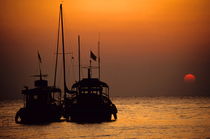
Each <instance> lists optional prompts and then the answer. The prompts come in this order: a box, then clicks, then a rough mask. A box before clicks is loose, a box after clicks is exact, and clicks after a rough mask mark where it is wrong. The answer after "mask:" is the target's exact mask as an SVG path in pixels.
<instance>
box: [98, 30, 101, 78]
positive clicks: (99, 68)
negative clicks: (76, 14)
mask: <svg viewBox="0 0 210 139" xmlns="http://www.w3.org/2000/svg"><path fill="white" fill-rule="evenodd" d="M100 60H101V59H100V33H98V78H99V80H100V78H101V61H100Z"/></svg>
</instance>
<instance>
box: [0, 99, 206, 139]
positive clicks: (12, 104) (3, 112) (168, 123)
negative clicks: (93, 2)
mask: <svg viewBox="0 0 210 139" xmlns="http://www.w3.org/2000/svg"><path fill="white" fill-rule="evenodd" d="M112 100H113V102H114V103H115V104H116V106H117V107H118V110H119V113H118V118H119V119H118V120H117V121H115V122H106V123H101V124H76V123H71V122H65V121H64V122H55V123H51V124H48V125H19V124H16V123H15V122H14V115H15V113H16V111H17V110H18V109H19V108H20V107H21V106H22V101H20V100H16V101H1V102H0V138H5V139H6V138H7V139H8V138H11V139H13V138H14V139H27V138H30V139H37V138H39V139H72V138H82V139H83V138H84V139H95V138H96V139H110V138H111V139H121V138H126V139H135V138H140V139H147V138H153V139H158V138H163V139H207V138H210V98H201V97H187V98H178V97H159V98H149V97H145V98H140V97H127V98H113V99H112Z"/></svg>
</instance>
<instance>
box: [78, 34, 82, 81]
mask: <svg viewBox="0 0 210 139" xmlns="http://www.w3.org/2000/svg"><path fill="white" fill-rule="evenodd" d="M78 63H79V81H80V79H81V75H80V35H78Z"/></svg>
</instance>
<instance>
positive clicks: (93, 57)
mask: <svg viewBox="0 0 210 139" xmlns="http://www.w3.org/2000/svg"><path fill="white" fill-rule="evenodd" d="M90 58H91V59H93V60H94V61H96V59H97V57H96V55H95V54H94V53H93V52H92V51H90Z"/></svg>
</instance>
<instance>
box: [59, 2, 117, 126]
mask: <svg viewBox="0 0 210 139" xmlns="http://www.w3.org/2000/svg"><path fill="white" fill-rule="evenodd" d="M60 28H61V29H60ZM60 30H61V35H62V55H63V83H64V84H63V85H64V86H63V88H64V97H63V108H64V110H63V111H64V113H63V116H64V117H65V118H66V119H67V120H68V121H75V122H103V121H111V120H112V115H113V117H114V120H116V119H117V108H116V106H115V105H114V104H113V103H112V101H111V99H110V95H109V86H108V84H107V83H105V82H103V81H101V80H100V41H98V55H99V56H98V67H97V68H98V74H99V77H98V78H93V77H92V69H93V66H91V62H92V60H93V61H96V59H97V57H96V55H95V54H94V53H93V52H92V51H90V65H89V66H88V67H87V69H88V77H87V78H83V79H81V77H80V69H81V66H80V36H78V65H79V67H78V70H79V71H78V73H79V79H78V81H77V82H76V83H74V84H73V85H72V87H71V89H68V87H67V84H66V70H65V69H66V68H65V65H66V63H65V45H64V40H65V39H64V25H63V11H62V4H60V12H59V24H58V43H57V44H59V37H60V36H59V34H60V32H59V31H60ZM57 54H58V45H57ZM56 61H57V60H56ZM56 63H57V62H56ZM69 78H70V77H69Z"/></svg>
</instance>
